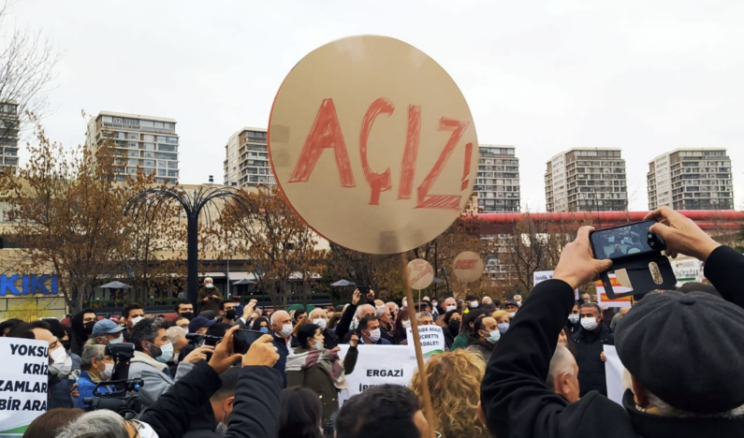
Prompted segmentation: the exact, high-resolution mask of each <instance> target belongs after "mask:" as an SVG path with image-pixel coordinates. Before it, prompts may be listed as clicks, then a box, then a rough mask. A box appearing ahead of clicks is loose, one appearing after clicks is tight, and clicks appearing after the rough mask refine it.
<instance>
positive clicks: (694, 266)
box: [672, 259, 705, 283]
mask: <svg viewBox="0 0 744 438" xmlns="http://www.w3.org/2000/svg"><path fill="white" fill-rule="evenodd" d="M672 270H673V271H674V276H675V277H677V283H690V282H693V281H702V280H703V278H705V275H704V273H703V262H701V261H700V260H698V259H685V260H672Z"/></svg>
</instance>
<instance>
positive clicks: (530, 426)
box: [481, 247, 744, 438]
mask: <svg viewBox="0 0 744 438" xmlns="http://www.w3.org/2000/svg"><path fill="white" fill-rule="evenodd" d="M742 272H744V256H742V255H741V254H739V253H737V252H736V251H734V250H733V249H731V248H728V247H720V248H718V249H716V250H715V251H713V253H712V254H711V255H710V257H709V258H708V261H707V263H706V265H705V276H706V278H708V279H709V280H710V281H711V282H712V283H713V285H714V286H715V287H716V289H717V290H718V292H719V293H720V294H721V296H722V297H723V298H724V299H726V300H728V301H731V302H733V303H734V304H737V305H739V306H741V307H744V287H742V286H741V285H742V284H743V282H742ZM573 305H574V299H573V289H572V288H571V287H570V286H569V285H568V284H566V283H565V282H563V281H561V280H549V281H546V282H543V283H540V284H539V285H538V286H537V287H535V289H534V290H533V291H532V294H531V295H530V297H529V299H527V300H526V301H525V304H524V305H523V306H522V308H521V309H520V310H519V312H518V313H517V316H516V317H514V319H513V320H512V322H511V325H510V326H509V330H508V331H507V332H506V334H505V335H504V336H503V337H502V338H501V340H500V341H499V343H498V345H497V346H496V349H495V351H494V354H493V356H492V357H491V361H490V362H489V363H488V367H487V368H486V374H485V377H484V378H483V384H482V386H481V403H482V406H483V412H484V413H485V414H486V417H487V421H488V428H489V430H490V431H491V433H492V434H494V435H495V436H498V437H500V438H506V437H512V438H516V437H520V438H521V437H540V438H569V437H570V438H593V437H597V436H602V438H630V437H634V438H635V437H643V438H672V437H673V438H688V437H689V438H700V437H707V436H715V437H716V438H733V437H743V436H744V418H741V419H736V420H731V419H720V418H673V417H660V416H654V415H650V414H645V413H642V412H639V411H638V410H636V409H635V405H634V403H633V400H632V394H631V393H630V392H627V393H626V394H625V400H624V407H625V408H623V407H622V406H620V405H618V404H616V403H614V402H612V401H610V400H609V399H608V398H606V397H604V396H602V395H601V394H599V393H598V392H595V391H590V392H589V393H588V394H587V395H586V396H584V397H582V398H581V399H580V400H579V401H578V402H576V403H572V404H570V405H569V404H568V402H566V400H565V399H564V398H563V397H561V396H558V395H556V394H554V393H553V391H551V390H549V389H548V388H547V387H546V386H545V379H546V378H547V375H548V368H549V367H550V359H551V358H552V357H553V351H555V347H556V344H557V342H558V334H559V333H560V331H561V328H562V327H563V326H564V324H565V322H566V318H567V317H568V314H569V313H570V312H571V308H572V307H573Z"/></svg>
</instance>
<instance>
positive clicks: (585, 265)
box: [553, 227, 612, 289]
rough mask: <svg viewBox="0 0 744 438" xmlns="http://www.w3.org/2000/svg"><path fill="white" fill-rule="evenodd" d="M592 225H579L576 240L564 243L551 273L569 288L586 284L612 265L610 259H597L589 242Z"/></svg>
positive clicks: (592, 229)
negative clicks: (553, 271) (559, 257)
mask: <svg viewBox="0 0 744 438" xmlns="http://www.w3.org/2000/svg"><path fill="white" fill-rule="evenodd" d="M592 231H594V228H593V227H581V228H579V232H578V234H577V235H576V240H574V241H573V242H571V243H569V244H568V245H566V247H565V248H563V252H561V259H560V260H559V261H558V266H556V268H555V273H554V274H553V278H554V279H558V280H563V281H565V282H566V283H568V285H569V286H571V289H576V288H577V287H579V286H581V285H584V284H587V283H589V282H590V281H592V280H594V279H595V278H598V277H599V274H600V273H602V272H604V271H606V270H608V269H610V267H612V260H597V259H595V258H594V254H593V253H592V246H591V244H590V243H589V233H591V232H592Z"/></svg>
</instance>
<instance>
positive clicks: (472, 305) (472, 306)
mask: <svg viewBox="0 0 744 438" xmlns="http://www.w3.org/2000/svg"><path fill="white" fill-rule="evenodd" d="M476 307H478V302H477V301H471V302H470V308H471V309H475V308H476Z"/></svg>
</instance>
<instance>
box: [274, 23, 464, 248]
mask: <svg viewBox="0 0 744 438" xmlns="http://www.w3.org/2000/svg"><path fill="white" fill-rule="evenodd" d="M268 143H269V155H270V159H271V165H272V168H273V171H274V174H275V176H276V181H277V183H278V185H279V186H280V188H281V189H282V192H283V193H284V196H285V197H286V198H287V200H288V202H289V203H290V205H291V206H292V208H293V209H294V211H295V212H297V214H299V215H300V217H302V218H303V219H304V220H305V221H306V222H307V223H308V225H309V226H310V227H312V228H313V229H314V230H315V231H317V232H318V233H319V234H321V235H322V236H324V237H325V238H327V239H328V240H330V241H332V242H334V243H337V244H339V245H342V246H345V247H347V248H350V249H354V250H357V251H361V252H366V253H372V254H394V253H401V252H404V251H407V250H410V249H413V248H415V247H418V246H421V245H423V244H425V243H426V242H428V241H430V240H432V239H434V238H436V237H437V236H438V235H439V234H441V233H442V232H443V231H445V230H446V229H447V227H449V226H450V225H451V224H452V222H453V221H454V220H455V219H456V218H457V217H458V216H459V215H460V212H461V211H462V210H463V209H464V207H465V205H466V203H467V202H468V198H469V196H470V193H471V191H472V189H473V183H474V180H475V172H476V170H477V160H478V151H477V148H478V140H477V138H476V132H475V125H474V123H473V117H472V115H471V114H470V109H469V108H468V105H467V103H466V102H465V98H464V97H463V95H462V93H461V92H460V90H459V88H458V87H457V85H456V84H455V82H454V81H453V80H452V78H451V77H450V76H449V75H448V74H447V72H446V71H444V69H443V68H442V67H441V66H439V64H437V63H436V62H435V61H434V60H433V59H432V58H430V57H429V56H427V55H426V54H425V53H423V52H421V51H420V50H418V49H416V48H415V47H413V46H411V45H409V44H406V43H404V42H402V41H399V40H396V39H393V38H387V37H381V36H356V37H350V38H344V39H341V40H338V41H334V42H332V43H329V44H327V45H325V46H322V47H320V48H318V49H316V50H315V51H313V52H311V53H310V54H308V55H307V56H305V58H303V59H302V60H301V61H300V62H299V63H298V64H297V65H296V66H295V67H294V68H293V69H292V71H291V72H290V73H289V75H288V76H287V78H286V79H285V80H284V83H283V84H282V86H281V88H280V89H279V92H278V93H277V95H276V99H275V101H274V106H273V108H272V110H271V119H270V121H269V133H268Z"/></svg>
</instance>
